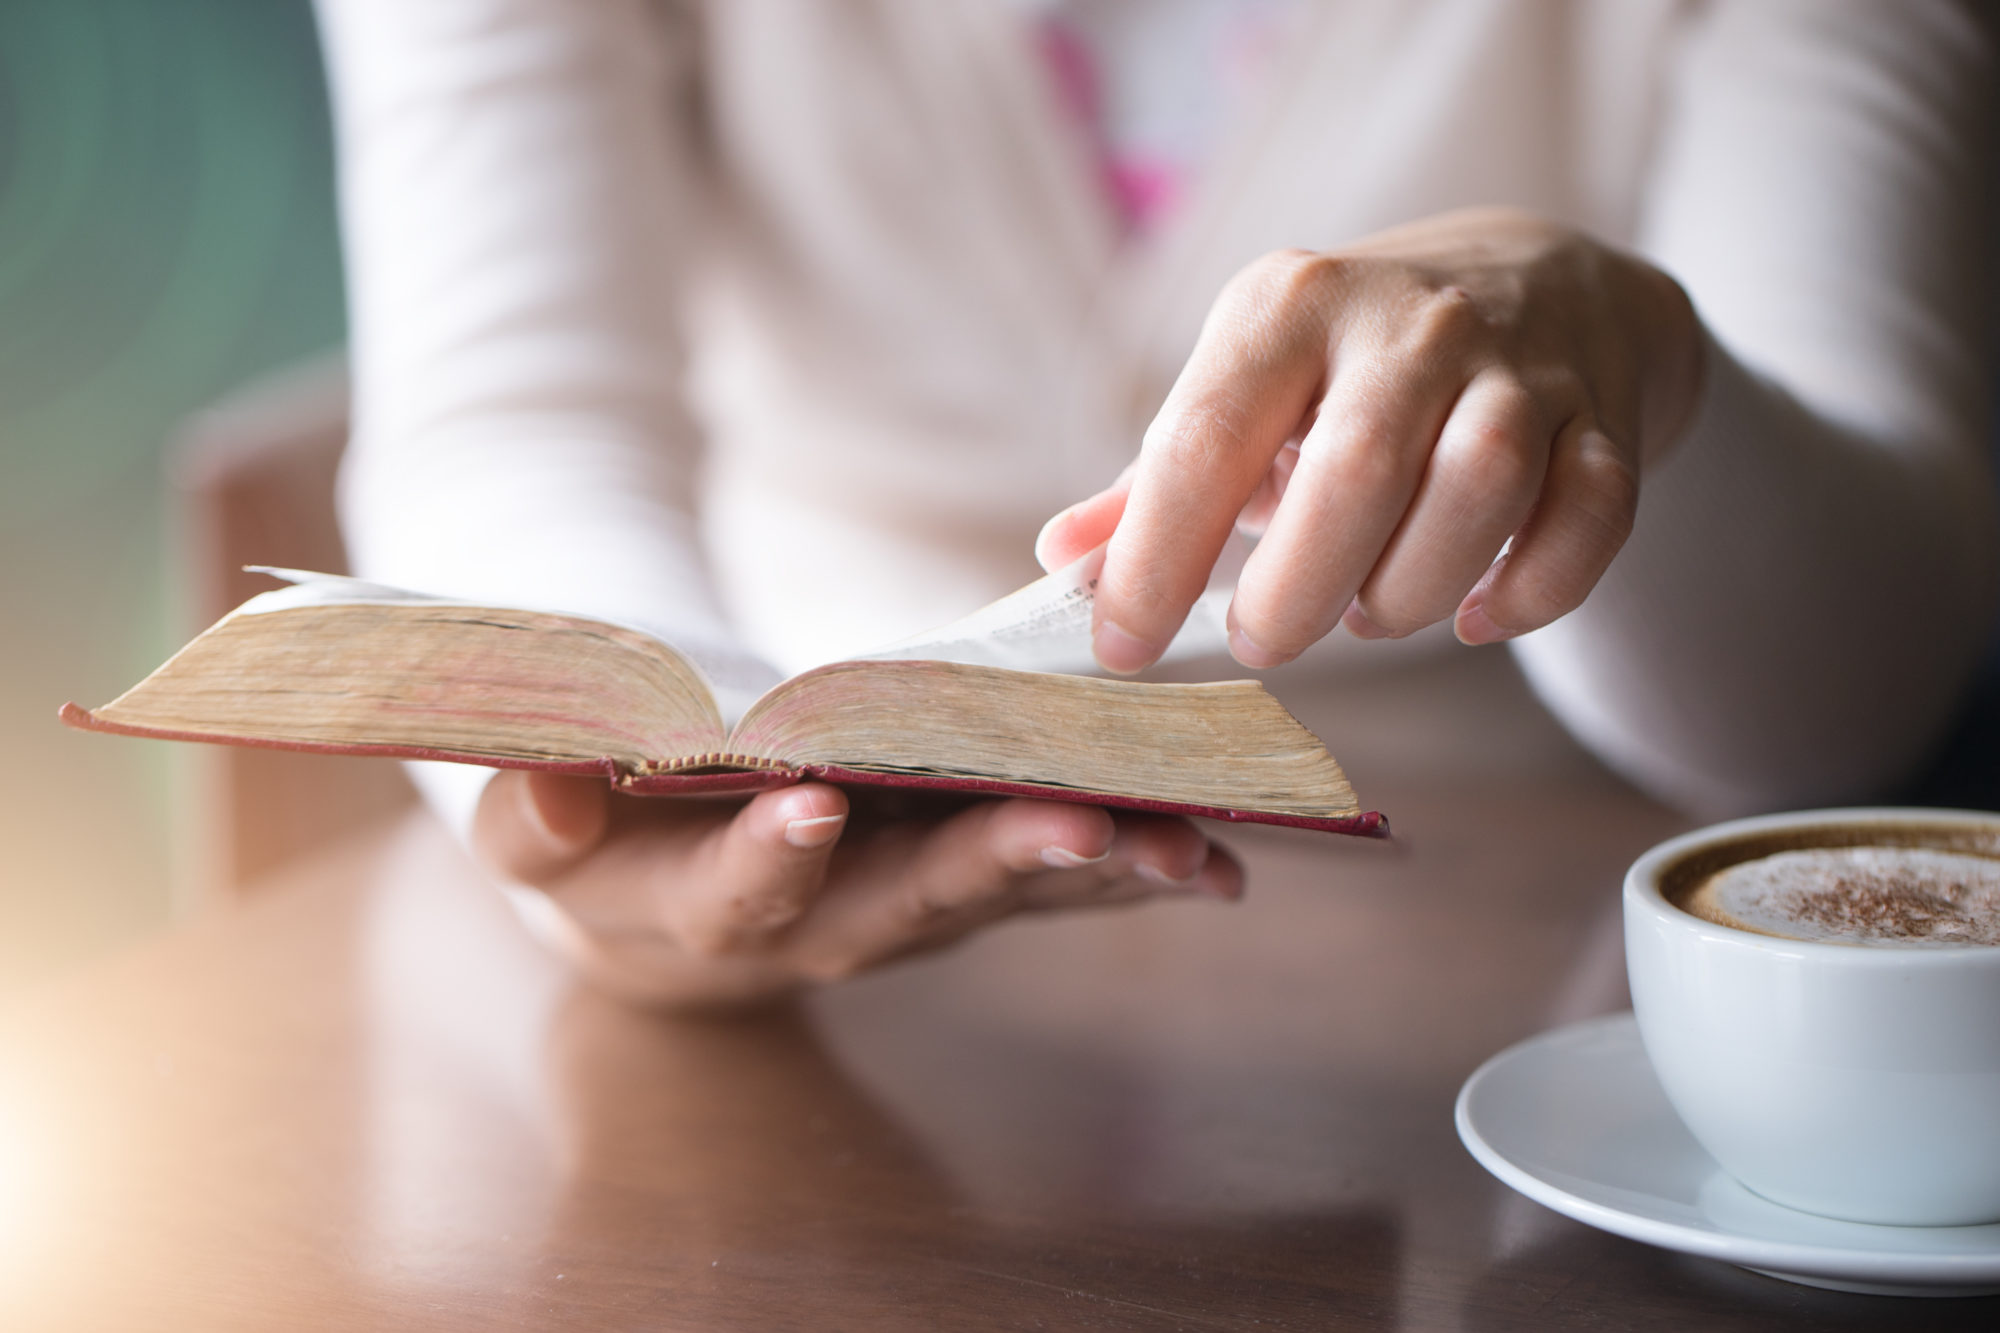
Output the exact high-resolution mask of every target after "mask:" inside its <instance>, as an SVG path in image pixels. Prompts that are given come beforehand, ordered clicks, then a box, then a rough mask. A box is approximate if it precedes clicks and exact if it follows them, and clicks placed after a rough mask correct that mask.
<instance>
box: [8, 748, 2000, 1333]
mask: <svg viewBox="0 0 2000 1333" xmlns="http://www.w3.org/2000/svg"><path fill="white" fill-rule="evenodd" d="M1369 794H1370V796H1371V797H1372V798H1373V800H1374V801H1375V802H1377V803H1379V804H1381V805H1382V806H1383V807H1384V808H1387V809H1389V810H1391V811H1392V812H1393V813H1394V815H1395V817H1396V819H1397V824H1398V830H1399V841H1398V843H1397V844H1396V845H1393V846H1385V845H1379V844H1369V843H1363V842H1359V841H1351V840H1344V839H1330V838H1324V837H1319V836H1315V835H1310V834H1298V833H1289V832H1280V831H1247V832H1236V831H1231V832H1230V833H1229V834H1228V835H1227V836H1229V838H1230V839H1231V840H1232V842H1233V845H1235V846H1236V847H1238V848H1239V850H1240V851H1241V852H1242V853H1243V854H1244V855H1245V857H1246V859H1247V861H1248V864H1249V866H1250V870H1251V886H1252V887H1251V894H1250V897H1249V898H1248V900H1247V901H1246V902H1244V903H1243V904H1240V905H1237V906H1233V907H1232V906H1226V905H1222V904H1213V903H1172V904H1160V905H1157V906H1153V907H1149V908H1145V909H1142V910H1136V911H1120V912H1113V913H1104V914H1100V915H1094V916H1088V917H1070V918H1065V919H1061V920H1040V921H1030V922H1023V923H1018V924H1014V925H1011V926H1007V927H1003V928H1001V929H998V930H996V931H993V932H991V933H990V934H988V935H987V936H985V937H983V938H981V939H979V940H977V941H974V942H973V943H971V944H969V945H967V946H965V947H962V948H960V949H959V950H957V951H955V952H953V953H951V954H948V955H945V956H942V957H938V958H933V959H927V960H923V961H919V962H915V963H910V964H906V965H903V966H900V967H897V968H894V969H891V970H888V971H885V972H883V973H881V974H879V975H876V976H872V977H869V978H865V979H863V980H861V981H859V982H857V983H853V984H849V985H846V986H842V987H839V988H836V989H834V990H831V991H829V992H826V993H824V994H821V995H818V996H815V997H813V998H812V999H811V1000H809V1001H807V1002H805V1003H803V1004H801V1005H798V1006H795V1007H790V1008H786V1009H782V1010H780V1011H777V1012H771V1013H766V1014H762V1015H760V1016H757V1017H752V1018H738V1019H729V1020H689V1019H671V1018H663V1017H659V1016H652V1015H646V1014H642V1013H638V1012H634V1011H631V1010H628V1009H625V1008H621V1007H620V1006H619V1005H617V1004H616V1003H614V1002H611V1001H607V1000H604V999H601V998H599V997H597V996H594V995H592V994H590V993H587V992H584V991H581V990H578V989H577V988H575V987H574V986H572V985H571V984H569V983H568V982H567V980H566V979H565V977H564V976H563V975H562V974H561V972H560V971H559V970H557V969H556V968H555V967H553V966H552V965H551V964H550V963H549V962H548V961H547V960H546V959H545V958H544V957H543V956H542V954H541V953H540V952H539V951H538V949H537V948H536V946H535V945H533V944H532V943H531V942H530V941H529V940H528V939H527V938H526V937H525V936H524V935H523V933H522V931H521V928H520V926H519V925H518V923H517V922H516V921H515V919H514V918H513V916H512V915H511V913H510V912H509V911H508V909H507V908H506V907H505V905H504V904H503V903H501V902H500V901H499V899H498V898H497V896H496V895H495V894H494V893H493V892H492V891H491V889H490V888H489V887H488V886H486V885H485V884H484V883H482V882H481V881H480V879H479V876H478V875H477V874H476V872H474V871H473V870H472V869H471V868H470V867H469V866H468V865H467V864H466V863H465V862H464V860H463V858H462V857H461V855H460V854H459V852H458V851H457V850H456V849H455V847H454V846H453V845H452V844H451V843H450V842H449V840H448V839H447V838H446V837H445V836H444V835H443V834H442V833H441V832H439V831H438V830H437V829H436V828H435V827H434V826H433V825H431V824H430V823H429V822H428V821H427V820H425V819H423V818H421V817H414V816H413V817H411V818H409V819H407V820H406V821H404V822H401V823H398V824H394V825H392V826H387V827H384V828H383V829H382V830H380V832H379V834H378V835H377V836H374V837H372V838H368V839H362V840H356V841H355V842H353V843H351V844H349V845H347V846H344V847H342V848H340V849H339V850H338V852H337V853H335V854H331V855H326V856H322V857H319V858H316V859H314V860H313V861H311V862H310V863H308V864H305V865H301V866H299V867H297V868H296V870H295V871H294V873H292V874H291V875H290V876H289V877H288V878H287V880H286V882H284V883H282V884H278V885H275V886H273V888H272V889H271V891H270V892H269V893H268V894H266V895H264V896H262V897H261V898H260V900H259V901H257V902H256V903H255V904H253V905H252V906H251V907H249V908H247V909H244V910H241V911H238V912H234V913H231V914H229V915H226V916H223V917H220V918H217V919H213V920H209V921H206V922H203V923H201V924H199V925H197V926H195V927H193V928H191V929H188V930H186V931H183V932H181V933H179V934H177V935H175V936H172V937H169V938H167V939H165V940H162V941H160V942H157V943H155V944H153V945H150V946H148V947H146V948H144V949H142V950H140V951H138V952H135V953H133V954H130V955H127V956H125V957H123V958H120V959H117V960H115V961H113V962H111V963H110V964H108V965H105V966H102V967H100V968H98V969H97V970H95V971H93V972H90V973H88V974H86V975H83V976H80V977H77V978H75V979H73V980H71V981H70V982H68V983H66V984H64V985H62V986H60V987H57V988H54V989H50V990H46V991H43V992H41V993H39V994H37V995H36V996H34V997H33V999H32V1001H31V1002H30V1003H28V1004H26V1005H23V1006H19V1007H17V1008H16V1009H15V1011H14V1012H12V1013H11V1014H10V1015H9V1016H8V1018H7V1021H6V1023H5V1026H4V1031H0V1079H4V1080H5V1085H6V1086H5V1098H4V1101H0V1268H4V1270H5V1271H4V1273H0V1327H5V1328H8V1329H29V1328H36V1329H39V1328H105V1329H139V1328H145V1329H154V1330H162V1329H182V1328H185V1329H202V1330H217V1329H231V1328H255V1329H265V1328H280V1327H315V1328H336V1329H344V1328H382V1327H396V1328H403V1329H432V1328H436V1329H457V1328H467V1329H473V1328H477V1329H495V1328H535V1329H562V1328H591V1329H620V1328H633V1329H639V1328H645V1329H677V1328H689V1329H697V1328H698V1329H756V1330H778V1329H792V1328H797V1329H814V1330H821V1329H850V1328H851V1329H871V1330H874V1329H905V1328H907V1329H937V1328H966V1329H983V1328H1023V1329H1028V1328H1090V1329H1253V1328H1254V1329H1318V1328H1328V1327H1336V1326H1337V1327H1341V1328H1421V1329H1494V1328H1523V1329H1527V1328H1534V1329H1543V1328H1556V1327H1568V1326H1576V1327H1592V1328H1627V1329H1663V1330H1664V1329H1674V1330H1681V1329H1687V1328H1704V1329H1735V1328H1746V1329H1747V1328H1765V1327H1769V1326H1771V1324H1772V1323H1774V1322H1777V1321H1781V1320H1793V1321H1798V1322H1800V1323H1801V1324H1804V1325H1810V1326H1812V1327H1817V1328H1850V1327H1853V1328H1865V1327H1874V1326H1878V1325H1880V1324H1882V1323H1883V1322H1885V1321H1889V1320H1894V1321H1895V1322H1896V1323H1897V1325H1898V1326H1899V1327H1919V1328H1924V1327H1940V1328H1944V1327H1968V1328H1971V1327H1984V1328H1991V1327H1995V1326H2000V1302H1994V1301H1896V1300H1891V1299H1886V1298H1874V1297H1860V1296H1843V1295H1838V1294H1834V1293H1829V1292H1822V1291H1816V1290H1810V1289H1807V1288H1803V1287H1797V1286H1793V1285H1789V1284H1786V1283H1782V1282H1778V1281H1775V1280H1773V1279H1769V1278H1763V1277H1758V1276H1754V1275H1752V1274H1749V1273H1746V1272H1742V1271H1740V1270H1737V1269H1734V1268H1731V1267H1728V1266H1726V1265H1722V1264H1718V1263H1713V1262H1708V1261H1702V1260H1695V1259H1688V1258H1683V1257H1679V1256H1676V1255H1672V1254H1668V1253H1665V1252H1662V1251H1658V1250H1654V1249H1650V1248H1647V1247H1645V1246H1642V1245H1639V1244H1635V1243H1633V1242H1629V1241H1625V1240H1621V1239H1617V1238H1615V1237H1611V1236H1607V1235H1603V1234H1600V1233H1598V1232H1595V1231H1592V1230H1590V1229H1588V1228H1586V1227H1583V1226H1581V1225H1578V1224H1576V1223H1573V1222H1570V1221H1568V1220H1566V1219H1563V1218H1561V1217H1558V1216H1556V1215H1555V1214H1553V1213H1550V1212H1547V1211H1545V1210H1543V1209H1542V1208H1540V1207H1538V1206H1537V1205H1535V1204H1532V1203H1530V1202H1528V1201H1526V1200H1524V1199H1521V1198H1519V1197H1517V1196H1515V1195H1513V1194H1511V1193H1510V1192H1509V1191H1508V1190H1506V1189H1505V1188H1504V1187H1502V1186H1501V1185H1499V1184H1498V1183H1497V1182H1495V1181H1493V1180H1492V1179H1490V1178H1489V1177H1487V1176H1486V1175H1485V1173H1484V1172H1482V1171H1481V1170H1480V1168H1479V1167H1478V1166H1477V1165H1475V1164H1474V1163H1473V1162H1472V1160H1471V1159H1470V1158H1469V1157H1468V1156H1467V1155H1466V1153H1465V1152H1464V1151H1463V1150H1462V1149H1461V1147H1460V1146H1459V1144H1458V1141H1457V1139H1456V1136H1455V1135H1454V1133H1453V1130H1452V1121H1451V1109H1452V1099H1453V1096H1454V1094H1455V1093H1456V1091H1457V1089H1458V1086H1459V1084H1460V1083H1461V1082H1462V1081H1463V1080H1464V1078H1465V1077H1466V1075H1467V1074H1469V1073H1470V1072H1471V1070H1472V1069H1473V1068H1474V1067H1476V1066H1477V1065H1478V1064H1479V1062H1480V1061H1482V1060H1483V1059H1485V1058H1486V1057H1487V1056H1488V1055H1490V1054H1492V1053H1493V1052H1494V1051H1496V1050H1498V1049H1500V1048H1501V1047H1503V1046H1505V1045H1507V1044H1508V1043H1510V1042H1513V1041H1516V1040H1518V1039H1520V1038H1522V1037H1524V1036H1527V1035H1528V1034H1530V1033H1533V1032H1535V1031H1538V1030H1540V1029H1542V1028H1545V1027H1548V1026H1549V1025H1551V1024H1554V1023H1558V1022H1564V1021H1568V1020H1571V1019H1575V1018H1581V1017H1585V1016H1588V1015H1590V1014H1594V1013H1599V1012H1604V1011H1607V1010H1612V1009H1616V1008H1619V1007H1622V1006H1623V1005H1624V1004H1625V1002H1626V1001H1625V994H1624V988H1623V987H1624V972H1623V965H1622V959H1621V944H1620V938H1619V929H1618V918H1617V892H1616V889H1617V882H1618V878H1619V875H1620V872H1621V870H1622V868H1623V867H1624V865H1625V864H1626V863H1627V862H1629V861H1630V860H1631V858H1632V857H1633V856H1634V855H1635V854H1636V853H1637V852H1638V851H1640V850H1641V849H1643V848H1644V847H1645V846H1647V845H1649V844H1650V843H1652V842H1654V841H1656V840H1657V839H1659V838H1660V837H1662V836H1665V835H1666V834H1668V833H1670V832H1672V831H1674V830H1675V829H1676V828H1678V827H1680V826H1681V824H1680V821H1679V820H1678V819H1677V817H1675V816H1674V815H1672V814H1670V813H1668V812H1666V811H1664V810H1662V809H1661V808H1659V807H1657V806H1655V805H1652V804H1650V803H1649V802H1647V801H1645V800H1643V799H1641V798H1639V797H1638V796H1636V795H1633V794H1632V793H1631V792H1629V791H1628V790H1626V789H1624V788H1622V787H1619V786H1618V785H1617V784H1615V783H1612V782H1610V781H1608V780H1605V779H1604V778H1603V777H1602V775H1597V774H1582V775H1578V774H1574V773H1572V774H1569V775H1567V776H1563V775H1557V776H1550V777H1547V778H1544V779H1524V780H1521V781H1517V782H1489V781H1478V782H1468V783H1467V784H1465V785H1464V786H1463V787H1461V788H1457V789H1453V788H1451V787H1440V786H1438V785H1437V784H1436V783H1434V782H1427V783H1413V784H1411V785H1408V786H1405V787H1402V788H1400V789H1399V788H1397V787H1396V786H1395V785H1394V784H1386V785H1380V786H1378V787H1377V789H1376V790H1373V791H1371V792H1370V793H1369Z"/></svg>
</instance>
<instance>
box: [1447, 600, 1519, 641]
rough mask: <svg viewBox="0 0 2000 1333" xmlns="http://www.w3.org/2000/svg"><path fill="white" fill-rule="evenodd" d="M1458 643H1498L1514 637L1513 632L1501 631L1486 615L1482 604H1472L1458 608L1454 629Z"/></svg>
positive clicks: (1484, 605)
mask: <svg viewBox="0 0 2000 1333" xmlns="http://www.w3.org/2000/svg"><path fill="white" fill-rule="evenodd" d="M1455 629H1456V632H1457V634H1458V641H1459V642H1460V643H1469V644H1481V643H1500V642H1502V641H1503V640H1506V639H1511V638H1513V637H1514V631H1512V630H1509V629H1502V628H1500V627H1499V626H1498V625H1496V624H1494V623H1493V618H1492V617H1491V616H1489V615H1487V614H1486V604H1485V603H1484V602H1473V603H1472V604H1471V605H1469V606H1461V607H1460V608H1458V623H1457V625H1456V627H1455Z"/></svg>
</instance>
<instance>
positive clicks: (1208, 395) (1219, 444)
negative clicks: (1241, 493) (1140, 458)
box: [1139, 387, 1255, 481]
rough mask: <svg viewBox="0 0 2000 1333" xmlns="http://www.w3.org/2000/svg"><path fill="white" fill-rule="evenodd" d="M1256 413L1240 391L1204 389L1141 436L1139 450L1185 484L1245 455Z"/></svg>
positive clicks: (1223, 467)
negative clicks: (1251, 424)
mask: <svg viewBox="0 0 2000 1333" xmlns="http://www.w3.org/2000/svg"><path fill="white" fill-rule="evenodd" d="M1254 411H1255V407H1254V405H1253V404H1252V403H1250V402H1249V401H1247V400H1246V398H1245V397H1244V395H1242V394H1240V393H1236V392H1232V391H1231V390H1229V389H1227V388H1224V387H1216V388H1211V389H1205V390H1202V391H1201V392H1199V393H1197V394H1194V395H1191V396H1190V397H1189V398H1188V399H1187V400H1186V401H1185V402H1182V403H1178V404H1176V405H1175V408H1174V410H1173V412H1171V413H1162V414H1161V415H1160V416H1159V417H1158V418H1157V419H1156V420H1155V421H1154V422H1153V424H1152V425H1150V426H1148V427H1147V428H1146V433H1145V434H1144V435H1143V436H1141V437H1140V441H1139V449H1140V452H1141V454H1142V455H1145V456H1147V457H1149V458H1150V459H1152V460H1154V461H1156V462H1158V463H1159V464H1161V465H1163V466H1164V467H1166V468H1167V470H1168V471H1169V472H1170V473H1172V474H1173V475H1175V476H1176V477H1179V478H1182V479H1184V480H1186V481H1199V480H1200V479H1202V478H1205V477H1209V476H1213V475H1214V474H1215V473H1216V472H1217V471H1218V470H1222V469H1227V468H1231V467H1233V465H1234V463H1235V461H1236V460H1237V459H1238V458H1240V457H1242V456H1243V455H1244V454H1245V453H1247V452H1248V451H1249V448H1250V423H1251V420H1252V417H1253V413H1254Z"/></svg>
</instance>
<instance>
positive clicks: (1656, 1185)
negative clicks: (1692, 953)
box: [1458, 1013, 2000, 1296]
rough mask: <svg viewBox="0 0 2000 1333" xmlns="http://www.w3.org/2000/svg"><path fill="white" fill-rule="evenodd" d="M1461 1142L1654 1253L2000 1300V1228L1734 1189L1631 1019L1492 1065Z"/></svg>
mask: <svg viewBox="0 0 2000 1333" xmlns="http://www.w3.org/2000/svg"><path fill="white" fill-rule="evenodd" d="M1458 1136H1459V1138H1461V1139H1463V1140H1464V1141H1465V1146H1466V1147H1467V1148H1469V1149H1470V1150H1471V1151H1472V1155H1473V1156H1474V1157H1476V1158H1478V1159H1479V1164H1480V1165H1481V1166H1483V1167H1485V1168H1486V1169H1487V1170H1488V1171H1491V1172H1492V1173H1493V1174H1494V1175H1496V1176H1498V1177H1500V1179H1501V1180H1503V1181H1505V1182H1506V1183H1507V1184H1509V1185H1511V1186H1513V1187H1514V1188H1515V1189H1517V1190H1519V1191H1521V1193H1523V1194H1525V1195H1527V1196H1528V1197H1529V1198H1531V1199H1533V1200H1534V1201H1535V1202H1537V1203H1540V1204H1543V1205H1545V1206H1547V1207H1550V1208H1553V1209H1555V1210H1556V1211H1557V1212H1559V1213H1562V1214H1564V1215H1565V1216H1568V1217H1573V1218H1575V1219H1576V1220H1577V1221H1579V1222H1587V1223H1589V1224H1590V1225H1591V1226H1594V1227H1599V1228H1602V1229H1603V1230H1605V1231H1609V1232H1612V1233H1614V1234H1616V1235H1620V1236H1629V1237H1631V1238H1632V1239H1633V1240H1641V1241H1645V1242H1646V1243H1648V1244H1650V1245H1660V1246H1664V1247H1665V1248H1667V1249H1670V1250H1679V1251H1681V1252H1682V1253H1684V1254H1698V1255H1702V1256H1704V1257H1707V1258H1711V1259H1722V1260H1726V1261H1727V1262H1729V1263H1732V1264H1741V1265H1742V1266H1743V1267H1745V1268H1748V1269H1751V1270H1753V1271H1755V1272H1759V1273H1767V1274H1769V1275H1770V1276H1772V1277H1780V1278H1784V1279H1786V1280H1787V1281H1791V1282H1803V1283H1805V1284H1806V1285H1808V1286H1814V1287H1831V1288H1833V1289H1834V1290H1835V1291H1861V1292H1869V1293H1872V1294H1876V1295H1887V1296H1976V1295H1991V1294H1994V1293H2000V1223H1996V1224H1992V1225H1988V1226H1976V1227H1884V1226H1868V1225H1865V1224H1863V1223H1860V1222H1839V1221H1835V1220H1833V1219H1832V1218H1826V1217H1816V1216H1814V1215H1813V1214H1811V1213H1802V1212H1798V1211H1797V1210H1795V1209H1791V1208H1785V1207H1781V1206H1780V1205H1778V1204H1775V1203H1772V1202H1770V1201H1769V1200H1767V1199H1764V1198H1761V1197H1760V1196H1758V1195H1756V1194H1752V1193H1751V1192H1750V1191H1749V1190H1747V1189H1745V1188H1744V1187H1743V1186H1741V1185H1739V1184H1737V1183H1736V1181H1735V1180H1734V1179H1732V1178H1731V1177H1729V1176H1728V1175H1725V1174H1724V1173H1723V1170H1722V1168H1721V1167H1719V1166H1717V1165H1716V1164H1715V1159H1714V1158H1712V1157H1710V1156H1709V1155H1708V1154H1707V1153H1706V1152H1703V1151H1702V1149H1701V1146H1700V1145H1699V1144H1697V1143H1696V1142H1695V1141H1694V1139H1693V1137H1692V1136H1691V1135H1689V1133H1688V1132H1687V1130H1686V1129H1685V1128H1683V1127H1682V1125H1681V1122H1680V1118H1679V1117H1678V1116H1676V1115H1675V1114H1674V1111H1673V1108H1672V1107H1671V1106H1669V1105H1668V1104H1667V1098H1666V1094H1665V1093H1663V1092H1661V1091H1660V1085H1659V1082H1658V1080H1656V1079H1655V1078H1654V1077H1653V1069H1652V1066H1651V1065H1650V1064H1648V1063H1647V1061H1646V1052H1645V1050H1644V1048H1642V1047H1641V1046H1640V1044H1639V1026H1638V1023H1637V1022H1636V1021H1635V1020H1634V1019H1633V1017H1632V1015H1631V1014H1629V1013H1623V1014H1614V1015H1612V1016H1611V1017H1608V1018H1596V1019H1591V1020H1590V1021H1588V1022H1584V1023H1577V1024H1575V1025H1573V1026H1570V1027H1566V1028H1558V1029H1556V1030H1555V1031H1553V1032H1544V1033H1543V1034H1541V1035H1540V1036H1538V1037H1531V1038H1529V1039H1528V1040H1527V1041H1524V1042H1522V1043H1521V1044H1520V1045H1518V1046H1513V1047H1510V1048H1508V1049H1507V1050H1504V1051H1502V1052H1501V1053H1500V1054H1498V1055H1496V1056H1494V1057H1493V1058H1492V1059H1491V1060H1488V1061H1487V1062H1486V1063H1485V1064H1484V1065H1481V1066H1480V1068H1479V1071H1478V1072H1477V1073H1475V1074H1474V1075H1473V1076H1472V1077H1471V1078H1469V1079H1467V1080H1466V1082H1465V1087H1464V1088H1463V1089H1462V1090H1460V1092H1459V1094H1458Z"/></svg>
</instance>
